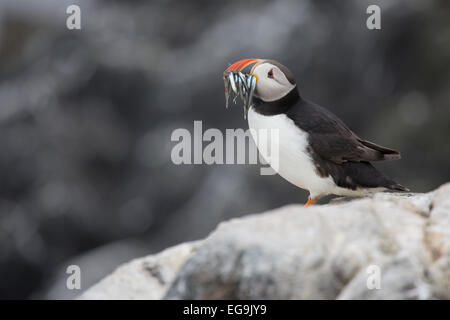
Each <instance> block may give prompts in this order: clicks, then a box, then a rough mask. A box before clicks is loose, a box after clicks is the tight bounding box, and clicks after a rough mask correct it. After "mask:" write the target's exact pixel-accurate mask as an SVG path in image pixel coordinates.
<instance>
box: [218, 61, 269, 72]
mask: <svg viewBox="0 0 450 320" xmlns="http://www.w3.org/2000/svg"><path fill="white" fill-rule="evenodd" d="M260 61H262V60H261V59H244V60H240V61H238V62H235V63H233V64H232V65H231V66H229V67H228V68H227V69H226V70H225V72H241V71H242V70H244V69H245V68H246V67H248V66H249V65H251V64H253V63H256V62H260Z"/></svg>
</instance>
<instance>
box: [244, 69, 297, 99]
mask: <svg viewBox="0 0 450 320" xmlns="http://www.w3.org/2000/svg"><path fill="white" fill-rule="evenodd" d="M253 74H255V75H256V76H257V77H258V81H257V83H256V89H255V93H254V95H255V96H256V97H258V98H260V99H261V100H263V101H267V102H270V101H275V100H278V99H281V98H282V97H284V96H285V95H287V94H288V93H289V92H290V91H291V90H292V89H293V88H295V84H292V83H291V82H289V80H288V79H287V78H286V75H285V74H284V73H283V72H282V71H281V70H280V68H278V67H277V66H275V65H273V64H271V63H269V62H263V63H261V64H258V65H256V66H255V68H254V70H253Z"/></svg>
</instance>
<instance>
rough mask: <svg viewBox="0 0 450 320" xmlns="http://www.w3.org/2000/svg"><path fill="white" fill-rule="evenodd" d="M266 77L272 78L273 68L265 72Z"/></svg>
mask: <svg viewBox="0 0 450 320" xmlns="http://www.w3.org/2000/svg"><path fill="white" fill-rule="evenodd" d="M267 78H272V79H273V69H270V71H269V72H268V73H267Z"/></svg>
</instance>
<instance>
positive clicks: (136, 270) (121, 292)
mask: <svg viewBox="0 0 450 320" xmlns="http://www.w3.org/2000/svg"><path fill="white" fill-rule="evenodd" d="M194 248H195V243H185V244H180V245H177V246H175V247H172V248H170V249H167V250H164V251H163V252H161V253H159V254H156V255H151V256H148V257H145V258H140V259H135V260H132V261H131V262H129V263H126V264H124V265H123V266H121V267H119V268H118V269H117V270H116V271H114V273H113V274H111V275H109V276H107V277H106V278H104V279H103V280H101V281H100V282H99V283H98V284H96V285H95V286H93V287H92V288H90V289H89V290H87V291H86V292H85V293H84V294H83V295H82V296H81V297H80V299H90V300H100V299H160V298H161V297H163V296H164V295H165V293H166V291H167V289H168V288H169V287H170V285H171V284H172V283H173V280H174V278H175V276H176V274H177V273H178V271H179V269H180V267H181V266H182V264H183V263H184V262H185V261H186V260H187V259H188V258H189V257H190V256H191V255H192V252H193V251H194Z"/></svg>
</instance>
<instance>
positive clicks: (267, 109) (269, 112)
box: [253, 87, 301, 116]
mask: <svg viewBox="0 0 450 320" xmlns="http://www.w3.org/2000/svg"><path fill="white" fill-rule="evenodd" d="M300 99H301V98H300V95H299V93H298V90H297V87H295V88H294V89H292V90H291V91H290V92H289V93H288V94H287V95H285V96H284V97H283V98H281V99H278V100H275V101H270V102H266V101H263V100H261V99H259V98H256V97H254V98H253V108H254V110H255V111H256V112H258V113H260V114H262V115H265V116H273V115H276V114H281V113H285V112H286V111H287V110H288V109H289V108H290V107H291V106H293V105H294V104H296V103H297V101H299V100H300Z"/></svg>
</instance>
